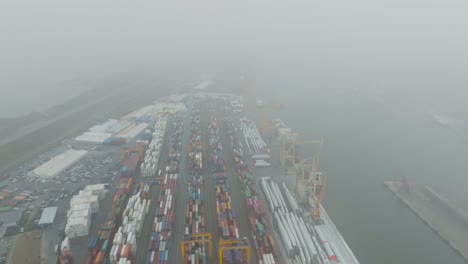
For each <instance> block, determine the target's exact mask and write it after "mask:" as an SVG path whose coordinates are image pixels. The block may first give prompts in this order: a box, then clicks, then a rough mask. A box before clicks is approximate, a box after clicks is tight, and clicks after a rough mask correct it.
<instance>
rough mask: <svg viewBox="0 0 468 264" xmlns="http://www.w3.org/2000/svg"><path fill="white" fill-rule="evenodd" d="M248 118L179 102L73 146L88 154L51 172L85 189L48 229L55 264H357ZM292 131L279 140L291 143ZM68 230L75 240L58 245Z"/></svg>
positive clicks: (218, 99) (232, 100) (234, 99)
mask: <svg viewBox="0 0 468 264" xmlns="http://www.w3.org/2000/svg"><path fill="white" fill-rule="evenodd" d="M206 85H207V84H205V85H204V86H206ZM211 85H212V84H211V82H210V86H211ZM201 90H205V89H201ZM243 107H244V103H243V102H242V99H241V98H240V97H239V96H236V95H232V94H221V93H209V92H206V91H203V92H200V93H197V92H191V93H182V94H174V95H170V96H168V97H165V98H161V99H159V100H157V101H154V102H153V103H152V104H151V105H147V106H143V107H141V108H140V109H137V110H135V111H133V112H131V113H129V114H127V115H125V116H123V117H121V118H114V119H109V120H106V121H103V122H101V123H100V124H98V125H95V126H92V127H91V128H89V129H88V130H87V131H86V132H84V133H83V134H82V135H80V136H78V137H76V138H75V140H71V141H70V143H71V144H73V147H75V148H77V149H80V148H81V149H83V150H82V151H86V153H87V155H86V157H84V158H83V159H82V160H79V159H77V160H76V161H74V162H73V163H71V164H68V163H67V164H65V163H60V164H61V165H62V166H64V168H63V169H60V170H57V172H53V173H52V174H53V175H54V176H53V177H56V178H55V179H57V180H58V181H62V179H65V176H62V175H64V174H66V175H67V176H66V179H67V180H68V179H69V180H70V181H71V182H72V183H75V181H76V182H77V183H78V184H77V185H74V186H75V187H74V188H72V189H68V188H67V189H65V188H63V189H64V190H61V192H60V195H59V198H58V199H57V201H56V203H59V204H58V205H57V207H58V213H57V214H58V216H57V220H56V222H57V223H58V224H57V227H45V228H49V229H44V234H46V235H45V237H46V239H45V241H47V243H49V245H52V246H49V247H48V248H53V247H54V246H53V245H58V246H57V247H58V248H59V250H58V256H57V255H55V253H54V252H53V251H51V250H46V251H47V252H43V253H42V254H43V255H47V257H44V259H46V258H47V260H50V259H53V258H54V255H55V260H57V261H58V262H60V263H89V264H91V263H93V264H98V263H112V264H115V263H148V264H153V263H188V264H205V263H226V264H250V263H254V264H257V263H259V264H274V263H297V264H300V263H301V264H309V263H313V264H316V263H341V264H348V263H349V264H354V263H358V261H357V260H356V259H355V258H354V255H353V254H352V252H351V251H350V250H349V248H348V247H347V245H346V243H345V242H344V239H343V238H342V237H341V235H339V232H338V231H337V230H336V227H335V226H334V225H333V223H332V222H331V220H330V219H329V217H328V215H327V214H326V212H325V210H324V209H323V208H322V207H316V208H317V210H318V211H319V212H320V213H321V214H320V216H321V217H320V221H316V220H317V219H316V218H314V217H315V213H316V211H315V210H313V209H312V208H311V206H305V205H304V203H303V201H302V200H299V198H298V197H300V190H299V194H298V193H297V191H298V190H295V189H294V188H292V187H291V185H290V183H289V182H288V181H287V180H286V178H287V177H286V176H285V175H284V174H285V171H286V170H285V169H283V168H277V167H274V166H272V164H276V163H277V162H276V163H275V158H276V156H275V155H276V154H275V153H274V151H272V150H271V146H270V145H269V144H267V142H266V141H265V140H264V139H263V137H262V132H261V131H260V130H259V128H258V127H257V125H256V124H255V121H254V118H253V117H251V116H248V115H249V114H248V113H246V112H245V111H244V109H243ZM281 124H282V125H281V127H279V128H278V130H279V131H280V133H279V134H280V135H281V133H282V134H287V133H291V132H292V130H290V129H289V130H288V129H287V128H285V127H284V124H283V123H282V122H281ZM62 153H63V152H62ZM55 154H57V155H58V154H60V153H55ZM88 157H89V159H88ZM93 160H94V162H96V160H97V162H98V163H99V165H96V164H94V163H92V162H93ZM88 162H89V163H88ZM41 164H42V163H41ZM83 164H91V165H90V166H89V167H88V165H83ZM39 165H40V164H39ZM93 166H98V167H99V169H101V167H102V170H106V171H107V173H105V176H104V177H102V178H101V177H98V176H97V175H98V174H101V173H96V175H95V174H92V172H90V171H92V170H93ZM99 171H100V170H99ZM71 174H73V176H70V175H71ZM265 174H269V175H265ZM77 175H81V176H77ZM83 175H85V176H83ZM314 175H315V174H314ZM317 175H321V174H320V173H319V174H317ZM265 176H271V177H265ZM62 177H63V178H62ZM79 177H84V178H85V179H86V180H82V181H80V180H78V178H79ZM288 177H289V176H288ZM84 178H79V179H84ZM283 178H284V179H285V180H284V181H283ZM311 178H313V177H311ZM318 178H320V177H319V176H316V179H318ZM306 186H308V185H306ZM7 195H8V197H9V196H12V197H15V196H13V195H12V194H10V193H8V194H7V193H5V194H4V196H5V197H7ZM15 195H16V196H18V194H15ZM298 195H299V196H298ZM20 196H21V195H20ZM25 197H26V196H25ZM60 198H62V200H63V201H61V202H58V200H60ZM311 204H312V206H316V205H317V203H314V202H313V201H312V202H311ZM46 206H50V204H44V207H46ZM62 209H63V210H64V212H66V213H65V214H64V215H63V216H60V212H61V210H62ZM60 226H63V227H62V229H63V233H64V236H60V235H58V234H59V233H60ZM47 230H54V231H53V232H52V231H47ZM49 233H50V234H49ZM46 248H47V247H46ZM53 262H54V261H52V262H51V263H53ZM47 263H49V262H47Z"/></svg>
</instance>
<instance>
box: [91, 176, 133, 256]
mask: <svg viewBox="0 0 468 264" xmlns="http://www.w3.org/2000/svg"><path fill="white" fill-rule="evenodd" d="M132 189H133V179H132V178H124V177H122V178H120V179H119V181H118V183H117V192H116V193H115V195H114V198H113V200H112V208H111V211H110V212H109V213H108V214H107V217H106V220H105V221H104V223H103V224H101V226H99V228H98V231H97V232H96V235H95V236H93V238H92V239H91V240H90V242H89V244H88V250H89V255H88V259H87V262H86V263H88V264H91V263H95V264H98V263H106V262H107V260H108V258H107V256H108V255H109V252H110V250H111V247H112V241H113V240H114V235H115V233H116V231H117V228H118V226H119V225H120V224H121V221H122V213H123V211H124V209H125V207H126V205H127V197H128V195H129V194H130V192H131V191H132Z"/></svg>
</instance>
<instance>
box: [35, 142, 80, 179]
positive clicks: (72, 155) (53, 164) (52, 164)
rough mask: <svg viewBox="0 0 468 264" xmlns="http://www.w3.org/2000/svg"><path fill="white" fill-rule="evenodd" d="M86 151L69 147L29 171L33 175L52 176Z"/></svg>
mask: <svg viewBox="0 0 468 264" xmlns="http://www.w3.org/2000/svg"><path fill="white" fill-rule="evenodd" d="M87 153H88V151H86V150H75V149H69V150H67V151H66V152H64V153H62V154H60V155H58V156H56V157H54V158H53V159H51V160H49V161H47V162H46V163H44V164H42V165H40V166H39V167H37V168H36V169H34V170H33V171H31V172H30V175H31V176H33V177H41V178H53V177H55V176H57V175H58V174H59V173H61V172H62V171H64V170H65V169H67V168H68V167H70V166H71V165H73V164H75V163H76V162H77V161H79V160H80V159H81V158H83V157H84V156H85V155H86V154H87Z"/></svg>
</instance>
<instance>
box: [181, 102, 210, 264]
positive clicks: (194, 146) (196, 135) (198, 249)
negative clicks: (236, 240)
mask: <svg viewBox="0 0 468 264" xmlns="http://www.w3.org/2000/svg"><path fill="white" fill-rule="evenodd" d="M191 118H192V120H191V132H192V136H191V142H190V144H191V152H190V153H189V170H190V174H191V176H190V179H189V183H188V193H189V201H188V204H187V207H186V210H185V230H184V239H185V240H190V238H191V235H192V234H201V233H204V231H205V208H204V205H203V182H204V179H203V176H201V175H200V170H201V169H202V155H201V154H202V147H201V133H200V109H199V108H198V107H197V108H194V109H193V111H192V116H191ZM206 261H207V258H206V248H205V245H204V244H203V243H190V244H187V245H186V247H185V252H184V260H183V263H202V264H205V263H206Z"/></svg>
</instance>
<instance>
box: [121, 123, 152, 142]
mask: <svg viewBox="0 0 468 264" xmlns="http://www.w3.org/2000/svg"><path fill="white" fill-rule="evenodd" d="M147 127H148V123H140V124H138V125H137V126H136V127H134V128H133V129H132V130H130V131H128V132H127V133H126V134H124V135H122V136H124V137H126V138H129V139H132V138H134V137H136V136H137V135H138V134H140V133H141V132H143V131H144V130H145V129H146V128H147Z"/></svg>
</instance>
